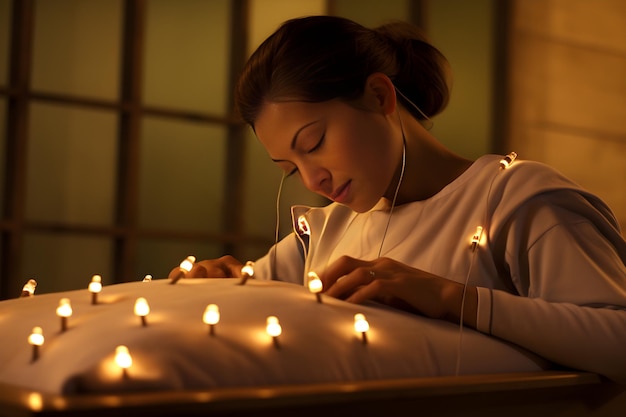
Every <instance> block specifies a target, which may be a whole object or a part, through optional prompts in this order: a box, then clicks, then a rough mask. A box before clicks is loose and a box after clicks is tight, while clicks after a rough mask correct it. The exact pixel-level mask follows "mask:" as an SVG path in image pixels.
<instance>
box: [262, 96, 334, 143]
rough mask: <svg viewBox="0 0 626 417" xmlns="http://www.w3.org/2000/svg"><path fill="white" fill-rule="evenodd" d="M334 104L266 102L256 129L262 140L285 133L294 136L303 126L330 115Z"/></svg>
mask: <svg viewBox="0 0 626 417" xmlns="http://www.w3.org/2000/svg"><path fill="white" fill-rule="evenodd" d="M329 107H333V103H332V102H328V101H327V102H323V103H307V102H302V101H283V102H266V103H265V104H264V105H263V106H262V107H261V111H260V112H259V116H258V117H257V119H256V121H255V124H254V127H255V131H256V133H257V135H258V136H259V138H260V139H262V138H263V136H266V135H268V134H269V135H272V136H275V135H276V133H277V132H284V133H285V134H287V135H290V136H292V135H293V134H294V133H295V132H296V131H297V130H298V129H300V128H301V127H302V126H304V125H306V124H309V123H311V122H313V121H315V120H320V119H323V118H325V117H327V115H328V109H329Z"/></svg>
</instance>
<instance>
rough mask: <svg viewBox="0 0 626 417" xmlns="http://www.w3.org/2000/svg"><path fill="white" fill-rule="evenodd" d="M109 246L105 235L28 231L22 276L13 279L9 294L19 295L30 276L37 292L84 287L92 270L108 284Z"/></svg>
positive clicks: (22, 260) (109, 276) (109, 281)
mask: <svg viewBox="0 0 626 417" xmlns="http://www.w3.org/2000/svg"><path fill="white" fill-rule="evenodd" d="M112 248H113V245H112V242H111V240H110V239H106V238H99V237H90V236H77V235H58V234H42V233H29V234H27V235H25V237H24V252H23V257H22V259H21V264H22V267H21V268H22V269H21V270H22V274H23V276H22V277H21V278H22V280H21V281H19V282H16V280H14V282H13V284H14V285H15V287H14V288H13V289H12V290H11V293H12V294H11V295H13V294H17V295H19V293H20V291H21V289H22V286H23V285H24V283H25V282H26V281H28V280H29V279H31V278H34V279H35V280H36V281H37V294H42V293H50V292H56V291H68V290H75V289H83V288H87V285H89V281H91V277H92V276H93V275H94V274H99V275H101V276H102V282H103V283H104V284H105V285H106V284H111V283H113V282H114V280H113V279H112V277H111V273H112V272H111V259H112V258H111V256H112Z"/></svg>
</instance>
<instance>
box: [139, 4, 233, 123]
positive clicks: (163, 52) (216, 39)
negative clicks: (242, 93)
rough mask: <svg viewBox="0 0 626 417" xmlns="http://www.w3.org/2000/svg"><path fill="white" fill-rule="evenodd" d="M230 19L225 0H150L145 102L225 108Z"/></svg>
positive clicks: (222, 110) (216, 111) (223, 111)
mask: <svg viewBox="0 0 626 417" xmlns="http://www.w3.org/2000/svg"><path fill="white" fill-rule="evenodd" d="M230 23H231V16H230V2H229V1H227V0H212V1H204V0H177V1H171V0H151V1H149V3H148V6H147V19H146V36H145V40H146V44H145V66H144V67H145V77H144V94H145V96H144V101H145V103H146V104H147V105H154V106H162V107H177V108H184V109H188V110H195V111H203V112H210V113H214V114H219V115H225V114H227V113H228V112H229V110H230V109H229V108H228V107H227V106H228V102H229V100H228V99H229V97H228V96H229V94H230V93H231V92H230V91H229V89H228V65H229V62H228V56H229V45H230Z"/></svg>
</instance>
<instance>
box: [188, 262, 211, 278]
mask: <svg viewBox="0 0 626 417" xmlns="http://www.w3.org/2000/svg"><path fill="white" fill-rule="evenodd" d="M185 277H187V278H209V273H208V271H207V269H206V267H205V266H204V265H202V264H201V263H195V264H194V265H193V267H192V268H191V270H190V271H189V272H188V273H187V274H185Z"/></svg>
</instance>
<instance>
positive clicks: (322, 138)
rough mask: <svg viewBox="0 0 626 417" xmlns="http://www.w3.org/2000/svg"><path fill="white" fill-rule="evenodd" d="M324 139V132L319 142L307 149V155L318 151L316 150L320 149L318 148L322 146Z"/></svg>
mask: <svg viewBox="0 0 626 417" xmlns="http://www.w3.org/2000/svg"><path fill="white" fill-rule="evenodd" d="M325 139H326V132H324V133H323V134H322V137H321V138H320V140H319V141H318V142H317V143H316V144H315V146H314V147H312V148H311V149H309V150H308V151H307V153H313V152H315V151H316V150H318V149H319V148H320V147H321V146H322V145H323V144H324V140H325Z"/></svg>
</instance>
